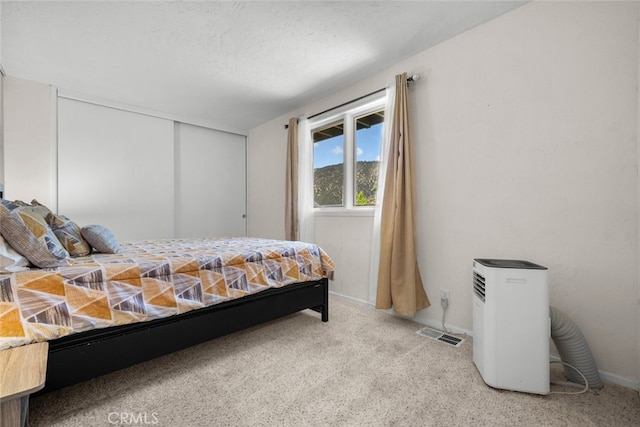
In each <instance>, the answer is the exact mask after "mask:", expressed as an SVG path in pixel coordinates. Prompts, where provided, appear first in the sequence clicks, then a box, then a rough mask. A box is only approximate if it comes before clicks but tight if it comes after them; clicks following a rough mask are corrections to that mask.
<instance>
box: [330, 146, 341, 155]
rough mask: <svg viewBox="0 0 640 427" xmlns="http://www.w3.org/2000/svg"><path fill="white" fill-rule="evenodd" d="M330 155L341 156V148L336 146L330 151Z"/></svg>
mask: <svg viewBox="0 0 640 427" xmlns="http://www.w3.org/2000/svg"><path fill="white" fill-rule="evenodd" d="M331 154H342V147H340V146H339V145H336V146H335V147H333V148H332V149H331Z"/></svg>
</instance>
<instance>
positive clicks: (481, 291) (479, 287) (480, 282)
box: [467, 271, 485, 302]
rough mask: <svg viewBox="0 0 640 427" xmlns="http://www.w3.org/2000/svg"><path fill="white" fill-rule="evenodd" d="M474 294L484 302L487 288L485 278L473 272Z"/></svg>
mask: <svg viewBox="0 0 640 427" xmlns="http://www.w3.org/2000/svg"><path fill="white" fill-rule="evenodd" d="M467 277H468V276H467ZM473 293H475V294H476V295H477V296H478V298H480V299H481V300H482V302H484V296H485V288H484V277H482V276H481V275H480V274H478V273H476V272H475V271H474V272H473Z"/></svg>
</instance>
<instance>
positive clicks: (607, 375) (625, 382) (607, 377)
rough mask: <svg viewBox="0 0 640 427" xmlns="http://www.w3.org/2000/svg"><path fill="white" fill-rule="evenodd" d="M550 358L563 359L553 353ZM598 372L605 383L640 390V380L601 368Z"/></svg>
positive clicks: (553, 360)
mask: <svg viewBox="0 0 640 427" xmlns="http://www.w3.org/2000/svg"><path fill="white" fill-rule="evenodd" d="M549 358H550V359H551V361H552V362H560V361H561V359H560V358H559V357H558V356H554V355H551V356H550V357H549ZM598 373H599V374H600V379H601V380H602V382H603V383H609V384H616V385H619V386H622V387H625V388H629V389H631V390H634V391H638V392H640V382H638V381H633V380H631V379H629V378H624V377H621V376H620V375H616V374H612V373H611V372H607V371H603V370H600V369H598Z"/></svg>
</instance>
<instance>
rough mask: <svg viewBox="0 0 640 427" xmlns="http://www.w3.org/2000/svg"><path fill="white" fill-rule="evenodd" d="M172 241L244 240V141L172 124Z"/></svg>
mask: <svg viewBox="0 0 640 427" xmlns="http://www.w3.org/2000/svg"><path fill="white" fill-rule="evenodd" d="M175 140H176V237H223V236H227V237H233V236H245V235H246V232H247V231H246V229H247V225H246V218H245V213H246V137H244V136H243V135H237V134H231V133H227V132H222V131H217V130H213V129H207V128H203V127H199V126H193V125H188V124H184V123H177V124H176V137H175Z"/></svg>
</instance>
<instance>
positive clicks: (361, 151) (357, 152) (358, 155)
mask: <svg viewBox="0 0 640 427" xmlns="http://www.w3.org/2000/svg"><path fill="white" fill-rule="evenodd" d="M362 153H364V151H363V150H362V148H360V147H358V148H356V156H357V157H360V156H362Z"/></svg>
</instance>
